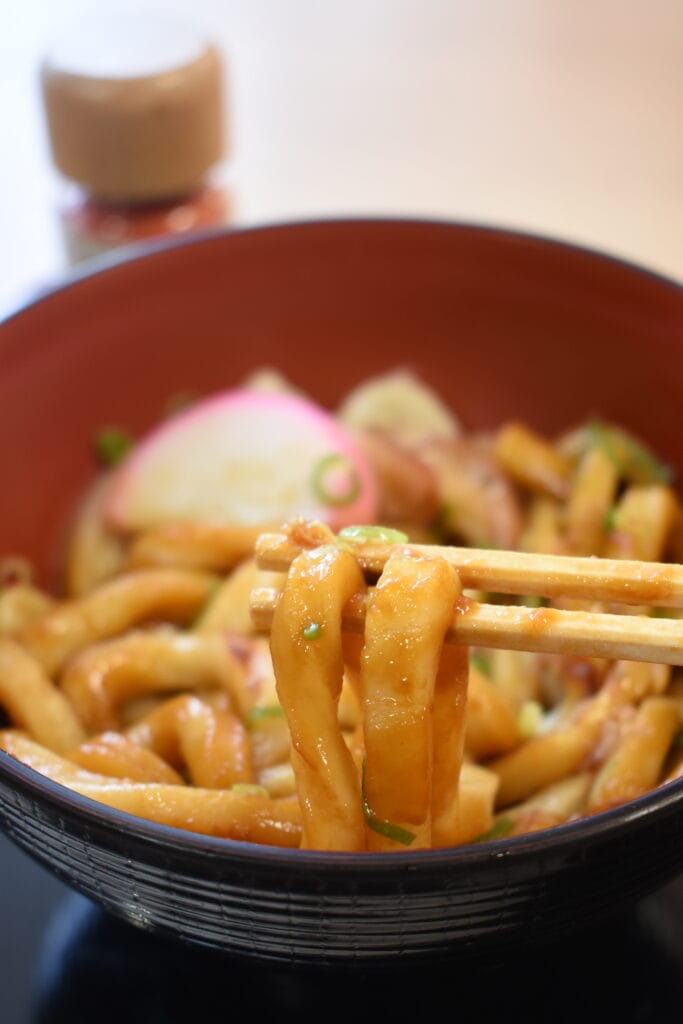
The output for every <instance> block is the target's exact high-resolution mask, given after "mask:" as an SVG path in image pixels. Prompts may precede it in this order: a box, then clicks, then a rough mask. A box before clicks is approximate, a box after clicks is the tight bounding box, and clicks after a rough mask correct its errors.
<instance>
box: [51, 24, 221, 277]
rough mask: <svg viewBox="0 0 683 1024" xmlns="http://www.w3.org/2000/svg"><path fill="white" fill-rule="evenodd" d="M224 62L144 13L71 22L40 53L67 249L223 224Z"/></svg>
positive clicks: (80, 251) (196, 36)
mask: <svg viewBox="0 0 683 1024" xmlns="http://www.w3.org/2000/svg"><path fill="white" fill-rule="evenodd" d="M223 80H224V68H223V61H222V58H221V55H220V53H219V51H218V49H217V48H216V46H215V45H214V44H213V43H212V42H211V41H210V40H209V39H208V38H206V37H205V36H203V35H202V34H200V33H198V32H196V31H194V30H192V29H189V28H188V27H187V26H186V25H181V24H178V23H175V22H173V21H170V20H167V19H162V18H156V17H150V16H141V17H137V16H132V15H128V16H124V17H117V18H104V17H100V18H98V19H97V21H96V22H93V23H92V24H90V25H84V24H79V26H78V27H77V29H74V30H73V31H72V32H71V33H68V34H67V35H65V37H64V38H63V39H62V40H60V41H59V42H58V43H57V44H56V45H55V46H54V47H53V49H52V50H51V51H50V52H49V53H48V54H47V56H46V57H45V59H44V61H43V65H42V68H41V86H42V95H43V102H44V108H45V114H46V121H47V127H48V134H49V142H50V149H51V153H52V158H53V160H54V163H55V165H56V167H57V168H58V169H59V171H61V173H62V175H63V176H64V178H65V179H66V181H67V182H68V183H70V186H69V187H67V188H66V189H65V195H64V198H63V201H62V202H61V204H60V220H61V225H62V229H63V235H64V241H65V246H66V251H67V256H68V258H69V260H70V261H71V262H78V261H80V260H82V259H86V258H88V257H90V256H93V255H97V254H99V253H101V252H102V251H106V250H108V249H111V248H113V247H118V246H120V245H126V244H129V243H132V242H137V241H141V240H144V239H150V238H157V237H160V236H174V235H175V236H177V235H184V234H187V233H188V232H192V231H196V230H203V229H210V228H214V227H218V226H220V225H221V224H224V223H225V222H226V221H227V220H228V219H229V215H230V201H229V196H228V192H227V190H226V188H225V187H221V186H220V185H219V184H217V183H216V182H215V180H214V178H213V174H214V171H215V168H216V167H217V165H218V164H219V163H220V162H221V161H222V160H223V159H224V157H225V156H226V154H227V125H226V117H225V110H224V107H225V103H224V96H223V90H224V82H223Z"/></svg>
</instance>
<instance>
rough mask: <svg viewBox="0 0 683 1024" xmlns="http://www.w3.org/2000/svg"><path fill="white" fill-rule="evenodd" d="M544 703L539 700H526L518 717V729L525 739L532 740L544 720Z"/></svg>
mask: <svg viewBox="0 0 683 1024" xmlns="http://www.w3.org/2000/svg"><path fill="white" fill-rule="evenodd" d="M544 714H545V712H544V710H543V705H542V704H539V703H538V701H537V700H525V701H524V703H523V704H522V706H521V708H520V711H519V715H518V717H517V729H518V730H519V735H520V737H521V738H522V739H523V740H530V739H531V737H532V736H535V735H536V733H537V732H538V729H539V726H540V724H541V722H542V721H543V715H544Z"/></svg>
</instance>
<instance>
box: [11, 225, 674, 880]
mask: <svg viewBox="0 0 683 1024" xmlns="http://www.w3.org/2000/svg"><path fill="white" fill-rule="evenodd" d="M339 226H349V227H352V226H356V227H361V228H364V229H367V228H370V229H372V228H374V227H396V228H400V227H406V228H408V229H411V230H413V229H418V230H419V229H421V228H424V229H425V230H430V229H435V228H436V229H440V230H443V229H446V230H450V229H453V230H456V231H466V232H472V233H474V234H479V235H487V236H490V237H498V238H500V239H503V240H505V241H506V242H508V243H514V242H524V243H527V244H532V245H535V246H539V247H542V248H548V249H551V250H555V251H557V250H565V251H567V252H573V253H574V254H575V255H577V256H584V257H588V258H590V259H592V260H595V261H597V262H599V263H603V264H605V263H606V264H610V265H612V266H614V267H616V268H621V269H623V270H625V271H627V272H628V273H630V274H635V275H636V276H638V277H647V278H649V279H651V280H652V282H653V283H655V284H660V285H662V286H664V287H667V288H669V289H672V290H674V291H676V292H678V293H679V294H681V295H683V280H681V281H677V280H676V279H674V278H673V277H669V276H667V275H666V274H665V273H662V272H660V271H658V270H654V269H653V268H650V267H648V266H646V265H643V264H639V263H638V262H636V261H634V260H630V259H628V258H625V257H622V256H619V255H617V254H615V253H613V252H610V251H609V250H602V249H600V248H597V247H594V246H590V245H587V244H582V243H578V242H575V241H572V240H569V239H564V238H560V237H557V236H552V235H550V234H543V233H541V232H534V231H528V230H523V229H518V228H514V227H507V226H503V225H498V224H495V223H485V222H479V221H467V220H460V219H450V218H439V217H421V216H412V215H401V216H394V215H391V214H387V215H382V216H329V217H310V218H305V217H304V218H299V219H292V220H287V219H283V220H280V221H278V220H275V221H268V222H264V223H257V224H248V225H238V226H236V227H231V226H229V225H228V226H226V227H223V228H218V229H215V228H214V229H209V230H206V231H201V232H196V233H193V234H192V236H191V237H188V236H179V237H177V238H172V239H168V238H163V239H158V240H152V241H143V242H136V243H133V244H131V245H127V246H123V247H120V248H118V249H115V250H113V251H111V252H107V253H104V254H101V255H99V256H97V257H94V258H92V259H90V260H88V261H87V263H85V264H84V265H82V266H77V267H74V268H71V269H69V270H67V271H65V272H63V273H62V274H60V275H59V276H58V277H57V278H56V279H55V280H53V281H52V282H50V283H48V284H47V285H45V286H44V287H42V288H38V289H37V290H35V291H34V292H32V293H30V294H29V295H28V296H26V297H25V298H23V299H19V300H17V301H16V302H15V303H14V304H13V305H12V306H11V307H10V309H9V311H8V312H7V313H5V314H3V315H2V316H0V332H1V331H2V329H3V328H4V327H5V326H6V325H9V324H10V323H11V322H13V321H14V320H16V319H18V318H19V317H21V316H22V315H23V314H25V313H27V312H29V311H30V310H31V309H32V308H33V307H34V306H37V305H39V304H41V303H42V302H44V301H45V300H47V299H49V298H51V297H52V296H54V295H57V294H60V293H62V292H64V291H67V290H70V289H71V288H73V287H77V286H78V285H79V284H81V283H83V282H85V281H88V280H90V279H91V278H95V277H98V276H100V275H101V274H105V273H107V272H109V271H110V270H112V269H116V268H120V267H125V266H126V265H128V264H134V263H137V262H138V261H139V260H143V261H145V260H148V259H150V258H154V257H158V256H163V255H164V253H166V252H167V251H169V250H175V249H184V248H186V247H193V246H201V245H203V244H205V243H206V242H207V241H215V240H218V239H226V238H228V237H232V236H242V235H245V234H270V233H282V234H284V233H286V232H287V231H289V230H291V229H293V228H295V229H304V230H311V231H316V230H317V229H320V228H325V229H330V228H335V227H339ZM0 341H1V339H0ZM2 778H4V779H5V780H7V781H8V782H9V783H10V784H12V783H14V784H17V785H18V787H19V788H20V789H25V790H28V791H29V792H30V793H31V795H32V797H33V798H34V800H37V801H40V800H43V801H49V802H50V803H51V804H52V805H53V806H54V809H55V810H61V811H63V812H64V813H67V814H69V813H70V814H74V815H76V816H77V817H79V818H84V819H85V820H86V821H87V822H90V823H92V825H97V826H101V827H102V826H103V827H113V828H114V829H115V830H117V831H120V832H121V833H123V834H128V835H132V836H134V837H135V838H137V839H139V840H142V841H145V842H148V843H149V844H150V845H156V846H157V847H166V848H173V850H174V851H175V852H176V853H186V854H188V855H190V854H194V855H197V856H200V857H201V856H208V857H210V858H212V859H213V858H216V857H218V858H225V859H226V860H228V859H229V860H236V861H246V862H248V863H252V862H254V860H256V861H258V862H259V863H260V864H263V865H264V866H266V865H267V866H272V867H278V866H279V867H286V868H287V870H289V871H291V870H302V871H306V870H308V869H309V868H311V867H315V868H316V869H318V870H319V871H326V870H329V871H334V872H336V871H337V870H338V868H339V867H340V866H341V865H345V866H352V867H353V868H354V869H355V870H356V872H357V873H358V872H360V873H361V874H374V873H382V874H384V873H386V871H387V869H392V868H393V869H395V870H398V871H401V872H403V871H405V870H406V869H410V868H415V867H438V866H439V865H441V866H446V865H448V866H449V867H453V868H456V867H462V868H463V869H464V870H466V869H468V868H473V867H481V866H482V865H483V864H485V863H486V862H496V863H498V862H499V860H500V858H502V857H505V859H506V862H508V863H510V862H511V861H523V860H527V859H529V858H536V857H537V856H538V855H539V854H544V853H546V854H547V853H552V852H554V851H555V850H563V849H564V848H565V847H564V844H565V840H566V841H567V843H568V844H571V842H572V840H579V841H581V842H584V841H587V840H590V839H599V838H600V837H603V836H604V835H605V833H607V832H609V833H614V832H616V833H621V832H624V831H626V830H627V829H628V828H629V826H630V825H631V824H633V823H634V822H637V821H639V820H640V819H642V818H646V817H649V816H650V815H652V814H654V813H656V812H658V811H666V810H670V809H672V808H675V807H678V805H680V806H681V807H682V808H683V778H681V779H677V780H675V781H673V782H670V783H667V784H662V785H660V786H659V787H657V788H656V789H653V790H650V791H649V792H647V793H645V794H643V795H642V796H640V797H637V798H636V799H634V800H630V801H628V802H627V803H625V804H622V805H620V806H619V807H615V808H612V809H610V810H607V811H602V812H599V813H597V814H594V815H591V816H589V817H586V818H580V819H577V820H575V821H571V822H565V823H563V824H560V825H556V826H553V827H552V828H547V829H543V830H541V831H538V832H533V833H529V834H526V835H521V836H514V837H510V838H501V839H494V840H489V841H487V842H485V843H477V842H470V843H464V844H462V845H458V846H447V847H440V848H437V849H429V850H413V851H411V850H408V849H406V850H396V851H391V852H389V853H379V852H370V851H366V852H356V853H344V852H340V851H321V850H308V849H298V848H289V847H277V846H269V845H266V844H262V843H254V842H247V841H244V840H236V839H229V838H220V837H216V836H208V835H204V834H202V833H197V832H190V831H187V830H185V829H180V828H176V827H173V826H170V825H162V824H159V823H157V822H154V821H150V820H149V819H146V818H141V817H138V816H136V815H133V814H129V813H128V812H125V811H120V810H117V809H116V808H112V807H109V806H107V805H106V804H103V803H100V802H98V801H96V800H94V799H92V798H90V797H86V796H83V795H81V794H80V793H76V792H75V791H73V790H71V789H69V788H68V787H66V786H64V785H62V784H60V783H58V782H55V781H53V780H52V779H49V778H47V777H46V776H43V775H41V774H40V773H39V772H38V771H36V770H35V769H33V768H30V767H28V766H27V765H25V764H23V763H22V762H20V761H18V760H17V759H16V758H14V757H12V756H11V755H9V754H7V753H6V752H5V751H3V750H0V779H2Z"/></svg>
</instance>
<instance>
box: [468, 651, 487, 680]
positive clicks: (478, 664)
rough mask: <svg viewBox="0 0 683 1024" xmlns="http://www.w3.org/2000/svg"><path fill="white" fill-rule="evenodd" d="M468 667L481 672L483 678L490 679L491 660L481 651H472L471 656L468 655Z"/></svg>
mask: <svg viewBox="0 0 683 1024" xmlns="http://www.w3.org/2000/svg"><path fill="white" fill-rule="evenodd" d="M470 665H471V666H472V668H476V669H477V671H479V672H481V674H482V675H483V676H488V678H489V679H490V678H491V659H490V658H489V656H488V655H487V654H483V653H482V652H481V651H474V653H473V654H470Z"/></svg>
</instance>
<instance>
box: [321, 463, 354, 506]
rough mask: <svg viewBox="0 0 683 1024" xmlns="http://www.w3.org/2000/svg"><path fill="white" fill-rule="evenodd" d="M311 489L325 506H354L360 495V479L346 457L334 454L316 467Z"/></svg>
mask: <svg viewBox="0 0 683 1024" xmlns="http://www.w3.org/2000/svg"><path fill="white" fill-rule="evenodd" d="M311 489H312V491H313V493H314V495H315V497H316V498H317V499H318V501H319V502H321V504H323V505H352V504H353V502H354V501H355V500H356V498H357V497H358V495H359V494H360V489H361V483H360V477H359V476H358V473H357V471H356V469H355V467H354V466H353V464H352V463H351V461H350V460H349V459H347V457H346V456H345V455H342V454H341V453H339V452H333V453H332V454H331V455H326V456H325V457H324V458H322V459H321V460H320V462H318V463H317V465H316V466H315V467H314V469H313V473H312V476H311Z"/></svg>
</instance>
